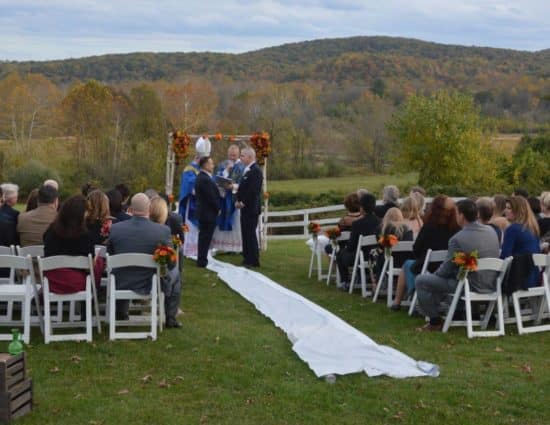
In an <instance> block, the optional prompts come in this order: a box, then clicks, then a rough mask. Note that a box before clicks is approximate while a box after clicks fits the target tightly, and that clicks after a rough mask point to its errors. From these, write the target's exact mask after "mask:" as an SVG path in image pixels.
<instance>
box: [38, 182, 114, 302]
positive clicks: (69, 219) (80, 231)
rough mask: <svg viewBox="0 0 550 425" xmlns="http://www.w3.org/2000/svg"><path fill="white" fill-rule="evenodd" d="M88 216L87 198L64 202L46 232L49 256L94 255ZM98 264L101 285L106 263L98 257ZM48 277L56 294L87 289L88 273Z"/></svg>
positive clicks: (49, 273)
mask: <svg viewBox="0 0 550 425" xmlns="http://www.w3.org/2000/svg"><path fill="white" fill-rule="evenodd" d="M52 189H53V188H52ZM85 213H86V199H85V198H84V197H83V196H81V195H75V196H72V197H70V198H69V199H67V200H66V201H65V202H63V204H62V206H61V209H60V210H59V213H58V214H57V217H56V218H55V220H54V222H53V223H52V224H50V226H49V227H48V229H47V230H46V232H45V233H44V237H43V244H44V255H45V256H46V257H51V256H54V255H72V256H88V254H92V255H93V254H94V243H93V241H92V239H91V238H90V235H89V234H88V231H87V229H86V220H85V219H84V214H85ZM94 261H95V262H94V278H95V284H96V286H99V282H100V279H101V273H102V272H103V267H104V260H103V258H100V257H98V258H96V259H95V260H94ZM44 274H45V276H46V277H47V278H48V281H49V285H50V291H52V292H54V293H56V294H72V293H74V292H79V291H84V290H85V289H86V273H85V271H84V270H74V269H57V270H50V271H47V272H45V273H44Z"/></svg>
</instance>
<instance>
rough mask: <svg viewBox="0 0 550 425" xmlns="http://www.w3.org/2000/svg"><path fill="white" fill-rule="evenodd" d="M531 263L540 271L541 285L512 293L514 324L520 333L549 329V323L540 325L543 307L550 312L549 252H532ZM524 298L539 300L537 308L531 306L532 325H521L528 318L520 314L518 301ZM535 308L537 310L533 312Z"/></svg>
mask: <svg viewBox="0 0 550 425" xmlns="http://www.w3.org/2000/svg"><path fill="white" fill-rule="evenodd" d="M533 263H534V264H535V266H537V267H538V268H539V269H540V270H541V271H542V286H536V287H534V288H529V289H527V290H519V291H515V292H514V293H513V294H512V301H513V303H514V311H515V316H516V324H517V327H518V334H520V335H523V334H527V333H534V332H543V331H548V330H550V324H546V325H541V322H542V319H543V314H544V310H545V307H546V309H547V310H546V311H548V312H550V287H549V285H548V281H549V279H548V275H549V274H550V254H546V255H545V254H533ZM526 298H527V299H528V298H531V301H535V300H536V299H538V300H539V303H538V308H533V311H532V315H531V319H534V323H535V324H534V325H533V326H524V325H523V322H524V321H526V320H528V319H529V318H528V317H524V316H522V313H521V306H520V301H521V300H522V299H526ZM533 298H534V299H535V300H534V299H533ZM532 305H533V306H535V305H536V303H534V302H533V303H532ZM535 310H538V311H536V312H535Z"/></svg>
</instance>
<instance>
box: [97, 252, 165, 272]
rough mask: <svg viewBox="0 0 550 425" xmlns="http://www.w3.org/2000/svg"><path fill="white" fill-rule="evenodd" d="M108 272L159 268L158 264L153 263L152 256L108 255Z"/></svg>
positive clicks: (135, 254) (132, 254) (138, 254)
mask: <svg viewBox="0 0 550 425" xmlns="http://www.w3.org/2000/svg"><path fill="white" fill-rule="evenodd" d="M106 258H107V270H108V271H109V272H110V271H111V270H113V269H116V268H119V267H146V268H151V269H156V268H157V266H158V265H157V263H155V262H154V261H153V256H152V255H151V254H140V253H127V254H116V255H109V254H107V255H106Z"/></svg>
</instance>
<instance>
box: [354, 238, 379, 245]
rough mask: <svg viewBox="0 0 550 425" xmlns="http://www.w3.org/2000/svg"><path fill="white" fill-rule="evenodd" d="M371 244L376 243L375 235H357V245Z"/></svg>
mask: <svg viewBox="0 0 550 425" xmlns="http://www.w3.org/2000/svg"><path fill="white" fill-rule="evenodd" d="M372 245H378V239H376V236H375V235H361V236H359V243H358V246H360V247H365V246H372Z"/></svg>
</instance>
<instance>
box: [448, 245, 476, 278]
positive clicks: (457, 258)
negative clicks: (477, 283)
mask: <svg viewBox="0 0 550 425" xmlns="http://www.w3.org/2000/svg"><path fill="white" fill-rule="evenodd" d="M477 257H478V255H477V251H472V252H463V251H457V252H455V254H454V256H453V263H454V264H456V265H457V266H458V276H457V277H458V280H464V279H466V276H468V273H469V272H475V271H476V270H477Z"/></svg>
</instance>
